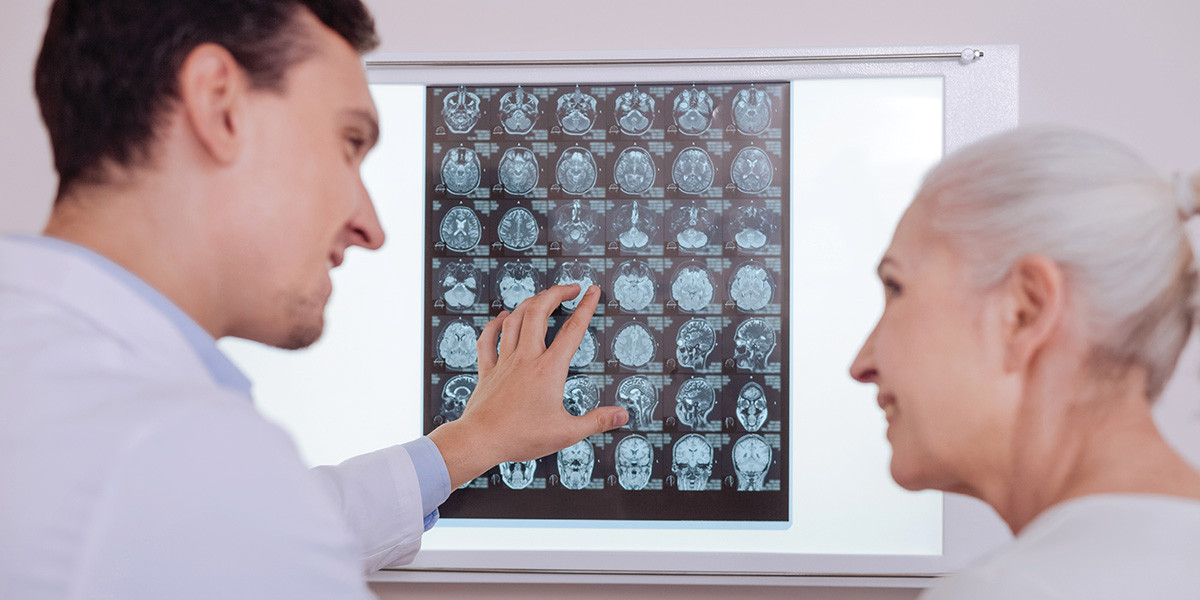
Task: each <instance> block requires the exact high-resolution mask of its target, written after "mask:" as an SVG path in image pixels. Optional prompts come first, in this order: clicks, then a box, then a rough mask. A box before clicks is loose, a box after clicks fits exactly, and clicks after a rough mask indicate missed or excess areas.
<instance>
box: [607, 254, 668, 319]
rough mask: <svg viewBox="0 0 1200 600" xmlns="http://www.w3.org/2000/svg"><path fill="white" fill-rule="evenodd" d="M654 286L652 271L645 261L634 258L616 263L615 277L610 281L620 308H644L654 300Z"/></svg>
mask: <svg viewBox="0 0 1200 600" xmlns="http://www.w3.org/2000/svg"><path fill="white" fill-rule="evenodd" d="M656 287H657V286H656V285H655V283H654V273H653V271H651V270H650V265H649V263H647V262H646V261H643V260H636V259H634V260H627V261H625V262H623V263H621V264H619V265H617V269H616V277H615V278H614V279H613V283H612V295H613V298H614V299H615V300H616V301H617V302H618V303H619V304H620V306H621V309H622V310H626V311H630V312H637V311H640V310H645V309H646V307H647V306H650V303H651V302H654V295H655V294H654V292H655V288H656Z"/></svg>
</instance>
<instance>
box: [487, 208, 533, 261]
mask: <svg viewBox="0 0 1200 600" xmlns="http://www.w3.org/2000/svg"><path fill="white" fill-rule="evenodd" d="M539 231H541V228H540V227H538V223H537V219H536V218H534V216H533V212H531V211H530V210H529V209H528V208H525V207H524V206H514V207H512V208H510V209H508V211H507V212H505V213H504V216H503V217H500V225H499V226H498V227H497V228H496V235H497V236H498V237H499V238H500V242H501V243H503V244H504V247H505V248H508V249H509V250H517V251H524V250H528V249H530V248H532V247H533V245H534V244H536V243H537V239H538V232H539Z"/></svg>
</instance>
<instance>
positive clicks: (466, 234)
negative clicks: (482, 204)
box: [438, 206, 483, 252]
mask: <svg viewBox="0 0 1200 600" xmlns="http://www.w3.org/2000/svg"><path fill="white" fill-rule="evenodd" d="M438 233H439V234H440V235H441V237H442V243H444V244H446V248H449V249H450V250H453V251H455V252H469V251H470V250H471V249H472V248H474V247H475V246H476V244H478V243H479V239H480V237H481V236H482V235H483V225H482V224H480V222H479V216H478V215H476V214H475V211H473V210H471V209H469V208H467V207H465V206H455V207H454V208H451V209H450V210H448V211H446V216H444V217H442V223H441V225H440V226H438Z"/></svg>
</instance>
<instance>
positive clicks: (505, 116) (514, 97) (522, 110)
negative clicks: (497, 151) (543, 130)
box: [500, 86, 538, 135]
mask: <svg viewBox="0 0 1200 600" xmlns="http://www.w3.org/2000/svg"><path fill="white" fill-rule="evenodd" d="M537 119H538V99H537V96H534V95H533V94H528V93H526V92H525V89H524V88H522V87H521V86H517V89H515V90H513V91H511V92H509V93H507V94H505V95H503V96H501V97H500V125H502V126H503V127H504V131H507V132H508V133H510V134H514V135H525V134H526V133H529V131H530V130H531V129H533V125H534V123H537Z"/></svg>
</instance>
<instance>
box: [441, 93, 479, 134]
mask: <svg viewBox="0 0 1200 600" xmlns="http://www.w3.org/2000/svg"><path fill="white" fill-rule="evenodd" d="M479 116H480V112H479V96H477V95H475V94H472V93H470V92H468V91H467V88H465V87H463V86H461V85H460V86H458V89H457V90H455V91H453V92H447V93H446V95H445V97H443V98H442V119H444V120H445V121H446V127H447V128H448V129H449V130H450V132H451V133H470V131H471V129H473V128H474V127H475V124H476V123H478V122H479Z"/></svg>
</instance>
